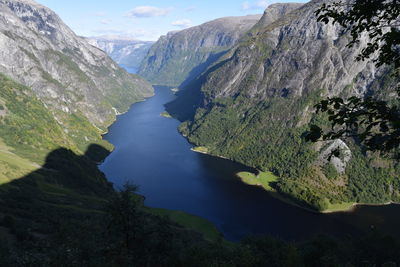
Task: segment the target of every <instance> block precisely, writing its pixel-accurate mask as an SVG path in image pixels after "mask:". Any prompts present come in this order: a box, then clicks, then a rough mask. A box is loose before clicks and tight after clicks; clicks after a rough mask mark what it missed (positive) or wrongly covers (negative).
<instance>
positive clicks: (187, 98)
mask: <svg viewBox="0 0 400 267" xmlns="http://www.w3.org/2000/svg"><path fill="white" fill-rule="evenodd" d="M227 61H229V59H226V60H223V61H221V62H219V63H217V64H215V65H214V66H212V67H210V68H209V69H207V70H206V69H205V70H206V71H205V72H204V73H202V74H201V75H199V76H197V77H196V78H192V80H190V81H189V80H187V81H185V82H184V83H182V85H181V86H179V88H180V91H179V92H178V94H177V98H176V99H175V100H173V101H171V102H169V103H167V104H165V109H166V111H167V112H168V113H169V114H171V115H172V116H173V117H174V118H176V119H178V120H180V121H182V122H183V121H186V120H193V118H194V116H195V114H196V110H197V108H198V107H201V106H203V105H205V104H206V103H204V102H202V101H204V99H203V95H202V94H203V93H202V91H201V87H202V85H203V84H204V83H205V82H206V79H207V76H208V75H209V74H210V73H212V72H214V71H215V70H216V69H218V68H219V67H221V66H223V65H224V64H225V63H226V62H227ZM203 71H204V70H203Z"/></svg>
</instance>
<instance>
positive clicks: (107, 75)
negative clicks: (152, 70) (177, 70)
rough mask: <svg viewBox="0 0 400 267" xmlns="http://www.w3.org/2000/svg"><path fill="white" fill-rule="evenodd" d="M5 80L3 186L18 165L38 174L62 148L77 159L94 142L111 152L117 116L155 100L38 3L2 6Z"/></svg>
mask: <svg viewBox="0 0 400 267" xmlns="http://www.w3.org/2000/svg"><path fill="white" fill-rule="evenodd" d="M0 78H1V79H0V88H1V90H2V92H1V94H0V106H1V107H0V109H1V111H0V128H1V136H0V139H1V140H0V161H2V162H0V165H1V166H3V168H2V171H0V177H2V178H3V180H4V179H5V178H10V177H11V176H12V177H13V178H17V177H16V174H17V173H19V172H17V171H15V166H17V167H18V166H19V165H20V164H17V163H18V162H24V163H27V164H22V165H24V166H25V167H27V168H25V169H27V170H31V168H32V167H35V166H37V164H36V163H39V164H41V163H43V162H44V160H45V157H46V154H47V153H49V152H50V151H52V150H54V149H57V148H58V147H60V146H61V147H65V148H69V149H71V150H72V151H74V152H75V153H78V154H83V153H84V152H85V150H86V149H87V147H88V146H89V145H90V144H92V143H99V144H102V145H103V146H105V147H106V148H108V149H110V148H111V146H110V144H108V143H106V142H104V141H102V140H101V133H103V132H104V131H105V129H106V128H107V127H108V126H109V125H110V123H111V122H112V121H113V120H114V119H115V117H116V114H117V113H118V112H124V111H126V110H127V109H128V108H129V106H130V105H131V104H132V103H134V102H136V101H141V100H143V99H144V98H145V97H147V96H150V95H152V94H153V88H152V87H151V85H150V84H149V83H148V82H146V81H145V80H144V79H142V78H140V77H139V76H136V75H131V74H128V73H127V72H126V71H124V70H123V69H121V68H120V67H119V66H118V65H117V64H116V63H115V62H113V61H112V60H111V58H109V57H108V56H107V54H106V53H105V52H103V51H101V50H100V49H98V48H95V47H93V46H92V45H90V44H89V43H88V42H87V41H86V40H84V39H82V38H80V37H78V36H76V35H75V34H74V33H73V32H72V31H71V30H70V29H69V28H68V27H67V26H66V25H65V24H64V23H63V22H62V21H61V20H60V18H59V17H58V16H57V15H56V14H55V13H54V12H53V11H51V10H50V9H48V8H46V7H44V6H42V5H40V4H37V3H36V2H34V1H31V0H0ZM36 113H37V114H36ZM38 114H41V115H40V116H39V115H38ZM26 160H28V162H26ZM29 161H30V162H35V163H34V164H29ZM13 162H14V163H13ZM12 163H13V166H14V167H12V168H9V167H10V164H12ZM5 165H7V166H8V167H4V166H5ZM28 165H29V166H28ZM13 169H14V171H13Z"/></svg>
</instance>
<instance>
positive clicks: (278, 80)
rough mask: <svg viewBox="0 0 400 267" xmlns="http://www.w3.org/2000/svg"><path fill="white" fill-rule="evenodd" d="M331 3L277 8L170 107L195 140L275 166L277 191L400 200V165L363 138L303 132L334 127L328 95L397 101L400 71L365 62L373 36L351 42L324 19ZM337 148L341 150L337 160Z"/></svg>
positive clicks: (329, 203) (309, 202) (320, 205)
mask: <svg viewBox="0 0 400 267" xmlns="http://www.w3.org/2000/svg"><path fill="white" fill-rule="evenodd" d="M323 2H327V1H320V0H314V1H310V2H309V3H307V4H305V5H303V6H296V9H294V10H293V11H292V12H290V13H288V14H286V15H285V16H283V17H281V18H280V19H277V20H275V21H273V20H271V19H270V18H268V17H267V16H268V14H269V13H273V12H275V11H276V10H277V9H278V10H279V8H281V7H282V5H279V4H278V5H272V6H270V7H269V8H268V9H267V10H266V12H265V13H264V16H263V18H261V20H260V21H259V22H258V23H257V24H256V25H255V26H254V27H253V28H252V29H251V30H250V31H249V32H248V33H247V34H246V35H245V36H244V37H242V38H241V39H240V40H239V42H238V44H236V45H235V46H234V47H233V48H232V49H230V50H229V51H228V52H227V53H225V54H224V55H223V56H222V57H221V58H220V59H219V60H218V61H217V62H215V63H214V64H213V65H212V66H211V67H210V68H209V69H208V70H207V71H206V72H205V73H204V74H203V75H201V76H199V77H197V78H196V79H194V80H193V81H192V82H191V83H190V84H189V85H188V86H187V87H186V90H184V91H182V92H181V93H180V94H179V97H178V99H177V100H176V101H175V102H173V103H170V104H169V105H168V106H167V107H168V110H169V112H170V113H171V114H173V115H175V116H176V117H178V118H180V119H181V120H185V122H184V123H183V124H182V125H181V127H180V130H181V132H182V133H183V134H184V135H185V136H187V137H188V139H189V140H190V142H192V143H194V144H196V145H199V146H203V147H206V148H207V150H208V152H209V153H211V154H213V155H219V156H224V157H227V158H230V159H233V160H235V161H238V162H242V163H244V164H247V165H249V166H253V167H256V168H258V169H260V170H264V171H272V172H273V173H274V174H275V175H276V176H277V177H278V182H277V183H276V184H275V189H276V190H278V191H279V192H280V193H282V194H283V195H285V196H287V197H288V198H290V199H292V200H294V201H295V202H297V203H299V204H301V205H303V206H308V207H311V208H313V209H317V210H329V209H334V208H335V207H336V208H337V207H338V206H341V205H346V204H347V206H349V205H348V204H350V203H356V202H357V203H386V202H390V201H399V199H400V180H399V179H398V177H399V173H400V168H399V164H398V163H397V162H394V161H391V160H388V159H384V158H381V157H378V156H376V155H371V154H367V153H366V152H365V151H364V150H363V149H362V148H361V147H360V146H359V145H358V143H357V140H354V139H346V140H335V141H330V142H328V141H327V142H320V143H317V144H316V145H311V144H308V143H305V141H304V139H303V138H302V136H303V134H304V133H305V131H306V130H307V129H308V125H309V123H310V122H311V123H314V124H319V125H325V126H326V127H328V120H327V117H326V116H322V115H316V114H315V113H314V108H313V106H314V105H315V104H316V103H318V102H319V101H320V100H322V99H324V98H326V97H328V96H340V97H349V96H353V95H357V96H366V95H369V96H371V95H374V96H376V97H380V98H390V97H391V96H393V92H394V88H395V84H396V81H395V80H394V78H393V77H391V76H390V75H389V74H390V69H388V68H379V69H377V68H376V67H375V66H374V64H372V63H369V62H359V61H355V58H356V56H357V55H358V54H359V52H360V51H361V46H362V45H363V44H366V43H367V42H368V39H366V38H364V39H363V40H361V42H360V45H359V46H355V47H353V48H348V47H346V44H347V43H348V40H349V38H350V36H349V32H348V31H346V30H345V29H342V28H340V27H339V26H338V25H332V24H324V23H319V22H317V20H316V16H315V11H316V9H317V8H318V7H319V6H320V5H321V4H322V3H323ZM193 107H194V108H193ZM337 149H339V150H340V151H341V153H340V156H338V157H335V156H333V157H330V156H329V155H331V152H332V151H334V150H337Z"/></svg>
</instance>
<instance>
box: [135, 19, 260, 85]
mask: <svg viewBox="0 0 400 267" xmlns="http://www.w3.org/2000/svg"><path fill="white" fill-rule="evenodd" d="M260 17H261V16H259V15H252V16H245V17H227V18H221V19H217V20H214V21H211V22H208V23H205V24H202V25H199V26H196V27H192V28H189V29H185V30H182V31H177V32H170V33H168V34H167V35H166V36H162V37H161V38H160V39H159V40H158V41H157V42H156V43H155V44H154V45H153V47H152V48H151V49H150V51H149V53H148V54H147V56H146V58H145V59H144V60H143V63H142V65H141V67H140V70H139V74H140V75H142V76H143V77H145V78H146V79H148V80H149V81H150V82H152V83H153V84H159V85H169V86H179V85H180V84H181V83H183V82H184V81H187V80H190V79H191V78H193V77H195V76H196V75H198V74H200V73H201V72H202V71H204V70H205V69H206V68H207V67H208V66H209V65H210V64H211V63H213V62H214V61H216V60H217V59H218V58H219V57H220V56H221V55H223V54H224V53H225V52H226V51H227V50H228V49H229V48H231V47H232V46H233V45H234V44H235V43H236V42H237V40H238V39H239V38H240V37H242V36H243V35H244V34H245V33H246V32H247V31H248V30H249V29H250V28H251V27H253V26H254V24H255V23H256V22H257V21H258V20H259V19H260Z"/></svg>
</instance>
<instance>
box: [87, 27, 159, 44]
mask: <svg viewBox="0 0 400 267" xmlns="http://www.w3.org/2000/svg"><path fill="white" fill-rule="evenodd" d="M91 32H92V33H91V34H89V35H88V36H110V37H113V38H116V39H138V40H144V41H156V40H157V39H158V37H159V36H160V35H161V34H162V32H157V31H153V30H145V29H135V30H128V31H124V30H120V29H116V28H102V29H96V30H92V31H91Z"/></svg>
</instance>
